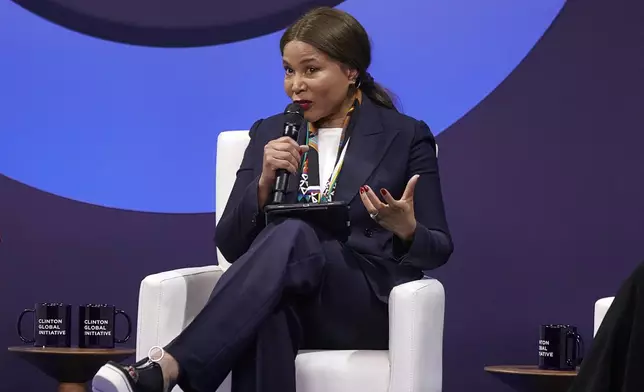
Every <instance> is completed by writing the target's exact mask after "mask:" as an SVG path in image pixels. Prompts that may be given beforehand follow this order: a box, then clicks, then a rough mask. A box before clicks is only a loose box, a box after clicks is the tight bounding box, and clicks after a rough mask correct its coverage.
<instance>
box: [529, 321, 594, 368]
mask: <svg viewBox="0 0 644 392" xmlns="http://www.w3.org/2000/svg"><path fill="white" fill-rule="evenodd" d="M583 352H584V341H583V339H582V338H581V336H580V335H579V333H577V327H575V326H573V325H566V324H549V325H542V326H541V328H540V330H539V369H549V370H574V369H575V368H576V367H577V366H579V364H580V363H581V361H582V359H583Z"/></svg>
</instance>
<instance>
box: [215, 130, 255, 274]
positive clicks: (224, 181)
mask: <svg viewBox="0 0 644 392" xmlns="http://www.w3.org/2000/svg"><path fill="white" fill-rule="evenodd" d="M249 141H250V137H249V136H248V131H225V132H220V133H219V136H218V137H217V160H216V164H215V165H216V167H215V172H216V174H215V221H216V223H217V224H219V217H221V214H223V213H224V209H225V208H226V203H228V198H229V197H230V192H231V191H232V190H233V185H234V184H235V178H236V177H237V170H238V169H239V167H240V166H241V162H242V158H243V157H244V151H246V147H247V146H248V142H249ZM217 261H218V262H219V266H220V267H221V268H222V269H227V268H228V267H229V266H230V263H229V262H228V261H227V260H226V259H225V258H224V256H223V255H222V254H221V252H220V251H219V248H217Z"/></svg>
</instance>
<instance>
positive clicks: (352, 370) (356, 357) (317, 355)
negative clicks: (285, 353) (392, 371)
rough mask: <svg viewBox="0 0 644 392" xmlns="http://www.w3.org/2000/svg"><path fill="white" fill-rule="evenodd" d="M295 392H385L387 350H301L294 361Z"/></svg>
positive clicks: (387, 379)
mask: <svg viewBox="0 0 644 392" xmlns="http://www.w3.org/2000/svg"><path fill="white" fill-rule="evenodd" d="M295 368H296V378H297V391H298V392H356V391H369V392H387V390H388V389H389V352H388V351H386V350H333V351H327V350H302V351H300V352H299V353H298V355H297V358H296V359H295Z"/></svg>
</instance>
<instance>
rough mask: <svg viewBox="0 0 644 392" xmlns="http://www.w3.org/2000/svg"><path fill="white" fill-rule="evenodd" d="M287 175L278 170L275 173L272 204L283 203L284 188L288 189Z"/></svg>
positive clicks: (285, 172)
mask: <svg viewBox="0 0 644 392" xmlns="http://www.w3.org/2000/svg"><path fill="white" fill-rule="evenodd" d="M288 174H289V173H288V172H287V171H286V170H284V169H279V170H278V171H277V176H276V177H275V187H274V190H273V204H282V203H284V195H285V194H286V188H287V187H288Z"/></svg>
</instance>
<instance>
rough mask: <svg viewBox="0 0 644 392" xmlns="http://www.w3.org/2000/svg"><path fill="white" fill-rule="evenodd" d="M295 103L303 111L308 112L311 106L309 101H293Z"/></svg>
mask: <svg viewBox="0 0 644 392" xmlns="http://www.w3.org/2000/svg"><path fill="white" fill-rule="evenodd" d="M295 103H296V104H298V105H300V106H301V107H302V109H303V110H309V109H310V108H311V105H312V104H313V102H311V101H304V100H302V101H295Z"/></svg>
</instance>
